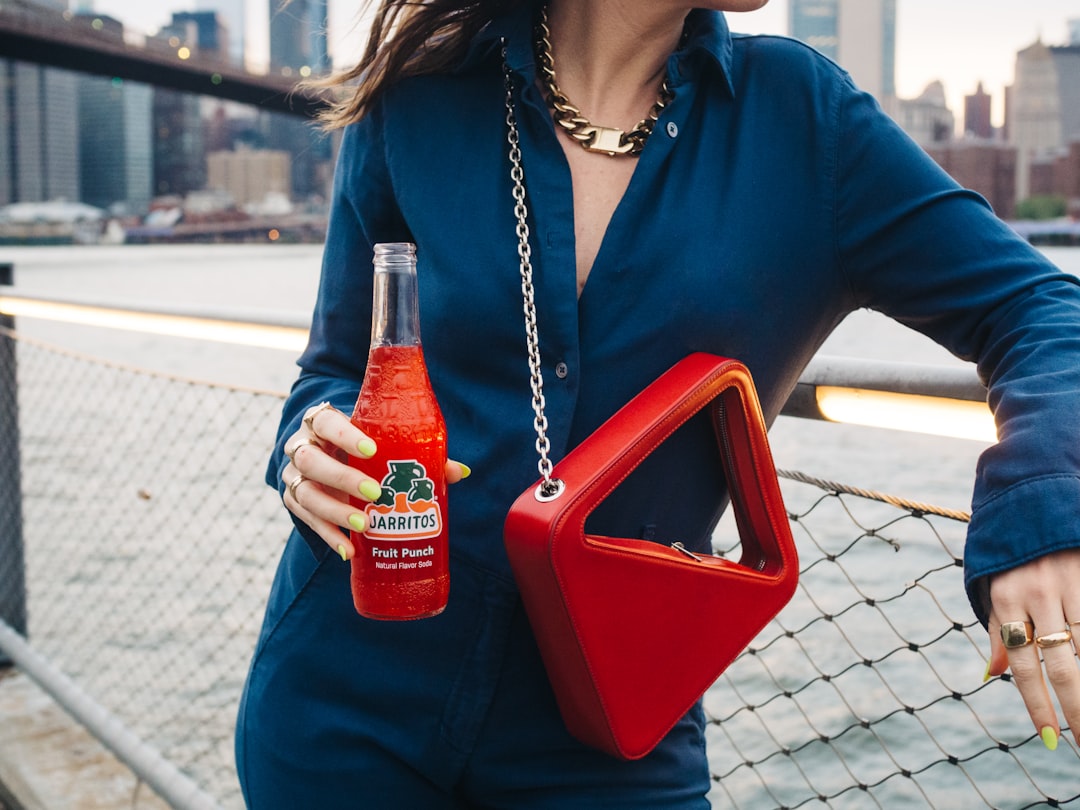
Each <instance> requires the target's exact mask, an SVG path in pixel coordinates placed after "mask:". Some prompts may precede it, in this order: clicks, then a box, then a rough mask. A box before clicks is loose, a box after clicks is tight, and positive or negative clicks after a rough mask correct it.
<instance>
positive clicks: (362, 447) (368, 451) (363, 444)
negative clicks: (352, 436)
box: [356, 439, 378, 458]
mask: <svg viewBox="0 0 1080 810" xmlns="http://www.w3.org/2000/svg"><path fill="white" fill-rule="evenodd" d="M377 449H378V448H377V447H376V446H375V442H373V441H372V440H371V439H361V440H360V441H358V442H357V443H356V451H357V452H358V453H359V454H360V455H362V456H363V457H364V458H371V457H372V456H373V455H375V451H376V450H377Z"/></svg>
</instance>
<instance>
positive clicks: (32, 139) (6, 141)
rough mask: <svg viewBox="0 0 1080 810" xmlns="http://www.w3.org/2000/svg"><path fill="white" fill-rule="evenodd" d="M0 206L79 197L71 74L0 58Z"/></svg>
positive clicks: (76, 116)
mask: <svg viewBox="0 0 1080 810" xmlns="http://www.w3.org/2000/svg"><path fill="white" fill-rule="evenodd" d="M0 87H3V88H4V92H3V93H0V205H5V204H7V203H12V202H44V201H48V200H70V201H73V202H74V201H76V200H78V199H79V140H78V138H79V135H78V126H79V125H78V121H79V119H78V115H77V105H76V99H77V92H76V87H77V77H76V74H74V73H71V72H69V71H66V70H59V69H57V68H49V67H42V66H41V65H31V64H27V63H26V62H15V61H11V60H8V59H0Z"/></svg>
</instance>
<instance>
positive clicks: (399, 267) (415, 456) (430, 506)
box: [349, 243, 450, 620]
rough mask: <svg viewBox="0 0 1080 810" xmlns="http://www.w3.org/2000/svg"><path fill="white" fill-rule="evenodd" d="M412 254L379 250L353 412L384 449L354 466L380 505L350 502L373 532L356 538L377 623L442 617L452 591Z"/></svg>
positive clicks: (360, 576) (438, 434)
mask: <svg viewBox="0 0 1080 810" xmlns="http://www.w3.org/2000/svg"><path fill="white" fill-rule="evenodd" d="M414 250H415V248H414V247H413V246H412V245H410V244H407V243H393V244H389V245H376V253H375V301H374V310H375V312H374V320H373V323H372V342H371V349H370V352H369V355H368V364H367V371H366V373H365V375H364V382H363V386H362V387H361V389H360V396H359V398H358V399H357V401H356V408H355V410H354V412H353V415H352V422H353V424H354V425H356V426H357V427H358V428H360V429H361V430H362V431H364V433H366V434H367V435H368V436H370V437H371V438H372V439H373V440H374V441H375V444H376V445H377V447H378V450H377V452H376V454H375V456H374V457H373V458H370V459H362V458H359V457H356V456H351V457H350V464H351V465H352V466H354V467H356V468H357V469H359V470H361V471H362V472H364V473H366V474H367V475H369V476H371V477H372V478H374V479H375V480H376V481H378V482H379V483H380V484H381V485H382V496H381V497H380V498H379V499H378V500H376V501H375V502H373V503H368V502H366V501H363V500H360V499H358V498H354V499H352V504H353V505H354V506H356V507H358V508H363V510H364V513H365V516H366V517H367V529H366V530H365V531H364V532H363V533H359V532H355V531H354V532H350V535H349V537H350V539H351V540H352V543H353V547H354V549H355V554H354V555H353V560H352V577H351V580H352V595H353V604H354V605H355V606H356V610H357V612H358V613H360V614H361V615H362V616H366V617H368V618H372V619H389V620H403V619H420V618H424V617H427V616H435V615H437V614H439V613H441V612H442V611H443V609H444V608H445V607H446V601H447V597H448V595H449V591H450V572H449V554H448V544H447V536H448V530H447V500H446V472H445V471H446V457H447V453H446V422H445V421H444V419H443V416H442V412H441V411H440V410H439V404H438V402H437V401H436V399H435V393H434V391H433V390H432V388H431V381H430V380H429V378H428V373H427V366H426V365H425V363H424V354H423V350H422V348H421V345H420V339H419V324H418V320H419V317H418V308H417V302H416V265H415V262H416V259H415V253H414V252H413V251H414ZM394 251H397V252H394ZM401 254H404V255H401ZM399 259H400V261H398V260H399ZM387 264H389V267H386V266H385V265H387Z"/></svg>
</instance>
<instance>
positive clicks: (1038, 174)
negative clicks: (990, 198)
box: [1029, 139, 1080, 216]
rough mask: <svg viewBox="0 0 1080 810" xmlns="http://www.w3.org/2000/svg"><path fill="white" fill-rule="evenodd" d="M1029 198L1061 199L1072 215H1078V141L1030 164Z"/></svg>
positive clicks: (1079, 193)
mask: <svg viewBox="0 0 1080 810" xmlns="http://www.w3.org/2000/svg"><path fill="white" fill-rule="evenodd" d="M1029 177H1030V189H1029V192H1030V196H1032V197H1040V196H1046V197H1062V198H1063V199H1065V201H1066V204H1067V205H1068V208H1069V211H1070V212H1071V213H1072V215H1074V216H1075V215H1077V213H1080V139H1078V140H1074V141H1072V142H1071V143H1070V144H1069V145H1068V146H1067V147H1065V148H1063V149H1061V150H1059V151H1058V152H1057V153H1056V154H1054V155H1053V156H1051V157H1046V158H1043V159H1041V160H1034V161H1032V164H1031V169H1030V173H1029Z"/></svg>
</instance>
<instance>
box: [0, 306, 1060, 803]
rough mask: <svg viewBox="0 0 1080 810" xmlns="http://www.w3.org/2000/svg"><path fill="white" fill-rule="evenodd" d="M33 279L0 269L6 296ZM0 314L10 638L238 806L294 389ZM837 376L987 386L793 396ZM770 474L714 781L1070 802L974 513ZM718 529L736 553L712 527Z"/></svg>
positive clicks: (18, 649) (172, 796)
mask: <svg viewBox="0 0 1080 810" xmlns="http://www.w3.org/2000/svg"><path fill="white" fill-rule="evenodd" d="M30 301H31V298H30V297H27V296H19V295H16V294H14V293H11V292H8V291H4V290H3V288H0V313H4V312H9V313H10V312H14V311H16V310H18V311H19V312H23V313H25V312H26V310H25V309H19V307H25V306H26V305H27V304H28V303H29V302H30ZM40 303H44V302H40V301H39V304H40ZM50 303H52V304H56V303H57V302H56V301H52V302H50ZM64 303H65V305H66V306H74V303H73V302H64ZM98 303H99V306H97V307H90V309H97V310H102V309H104V310H110V311H112V312H113V314H114V315H117V317H120V318H121V320H122V316H123V315H124V313H125V312H127V314H129V315H133V314H134V313H131V312H128V309H129V308H125V307H122V306H117V305H109V306H104V307H103V306H100V302H98ZM54 314H55V313H54ZM143 314H145V313H143ZM193 314H194V313H190V312H179V311H175V310H173V311H169V312H160V311H159V312H156V313H154V315H155V320H157V321H158V322H159V323H158V325H159V327H161V328H162V329H168V328H170V327H168V326H166V325H165V324H168V323H173V324H174V325H175V324H179V323H187V322H188V321H190V320H191V316H192V315H193ZM203 314H205V313H203ZM232 314H233V315H235V314H236V313H232ZM69 315H71V311H70V310H69V311H67V313H66V314H65V315H64V317H67V316H69ZM214 315H215V317H214V318H213V319H212V320H215V321H226V320H230V318H226V317H224V313H214ZM24 316H25V317H31V316H30V315H25V314H24V315H20V316H19V317H24ZM42 316H43V315H42V313H41V312H38V313H37V314H36V315H34V317H42ZM57 316H58V317H59V315H57ZM0 317H7V318H8V319H9V320H8V322H7V323H5V324H0V328H2V329H3V332H2V335H0V378H2V379H3V380H5V381H6V382H4V384H3V385H0V454H2V455H0V457H3V458H5V460H6V461H7V462H8V463H7V464H6V465H3V466H0V476H2V474H3V472H4V471H5V470H7V471H8V472H9V475H8V476H7V477H6V478H5V477H0V520H2V522H0V618H2V620H3V622H4V624H5V625H6V627H3V628H0V651H3V652H6V653H7V655H8V656H9V658H11V659H13V660H14V661H15V663H16V664H17V665H18V666H20V667H22V668H23V669H24V671H26V672H27V674H28V675H30V676H31V677H34V678H35V679H37V680H38V681H39V682H40V683H42V685H43V686H44V687H45V688H46V689H49V690H50V691H51V692H52V693H53V695H54V697H55V698H56V699H57V700H59V701H63V702H65V705H69V708H70V709H71V711H73V712H74V713H75V714H76V716H78V717H80V718H81V719H82V722H84V723H86V724H87V725H88V726H90V727H91V728H92V730H93V731H94V733H95V734H97V735H98V736H100V737H101V738H102V739H103V740H104V742H105V743H106V744H107V745H109V746H110V747H112V748H113V749H114V750H115V751H116V752H117V754H118V756H120V757H121V758H123V759H124V761H126V762H127V763H128V764H129V765H130V767H132V768H133V769H134V770H135V771H136V773H137V774H138V775H139V776H140V777H141V778H142V779H144V780H145V781H146V782H147V784H149V785H150V786H151V787H152V788H153V789H154V790H155V791H157V792H158V793H159V794H160V795H162V796H163V797H165V798H166V800H167V801H168V802H169V803H171V804H172V805H173V806H174V807H200V808H201V807H208V806H220V807H222V808H234V807H236V808H238V807H241V806H242V800H241V799H240V795H239V788H238V785H237V784H236V777H235V766H234V763H233V759H232V733H233V727H234V721H235V713H236V704H237V701H238V698H239V694H240V689H241V686H242V683H243V679H244V675H245V672H246V667H247V662H248V659H249V657H250V654H251V651H252V649H253V646H254V641H255V637H256V635H257V632H258V628H259V624H260V621H261V614H262V610H263V605H264V600H265V598H266V595H267V593H268V591H269V586H270V580H271V578H272V576H273V571H274V568H275V566H276V561H277V557H278V556H279V554H280V551H281V548H282V544H283V541H284V539H285V537H286V536H287V533H288V530H289V521H288V519H287V517H286V516H285V513H284V510H283V509H282V507H281V505H280V502H279V501H278V499H277V497H276V495H275V493H273V492H272V491H271V490H269V489H268V488H267V487H266V486H265V485H264V484H263V483H262V470H263V468H264V464H265V459H266V458H267V456H268V454H269V452H270V448H271V444H272V442H273V436H274V432H275V427H276V423H277V419H278V415H279V412H280V407H281V402H282V395H281V394H277V393H273V392H262V391H253V390H247V389H240V388H235V387H228V386H220V385H212V384H206V383H198V382H193V381H191V380H186V379H179V378H177V377H173V376H169V375H164V374H160V373H155V372H151V371H146V370H141V369H135V368H129V367H124V366H121V365H117V364H113V363H106V362H102V361H100V360H97V359H95V358H91V357H85V356H82V355H80V354H78V353H75V352H72V351H69V350H66V349H61V348H58V347H55V346H48V345H46V344H43V343H40V342H37V341H34V340H30V339H26V338H24V337H21V336H20V335H19V334H18V332H17V331H13V329H12V327H13V326H17V324H13V323H12V321H11V316H10V315H7V316H3V315H0ZM173 319H177V320H175V321H174V320H173ZM195 320H197V321H198V320H205V319H195ZM265 320H267V319H265V318H264V319H263V321H265ZM269 320H272V321H275V322H274V323H270V324H266V323H262V324H259V326H270V327H272V328H273V331H274V333H275V334H277V335H279V336H281V335H283V334H290V330H292V331H291V334H293V338H294V339H295V338H297V337H299V336H302V334H303V332H304V328H303V327H304V324H301V323H295V322H294V323H282V322H281V321H280V320H278V319H274V318H271V319H269ZM114 325H115V324H114ZM127 328H139V327H137V326H136V325H135V323H134V322H131V323H129V324H128V327H127ZM177 328H179V327H177ZM185 328H186V327H185ZM185 334H188V333H186V332H185ZM248 334H249V336H250V333H248ZM220 337H221V336H220V335H219V336H218V338H220ZM218 338H215V339H218ZM886 370H887V372H888V373H885V371H886ZM912 371H917V372H918V373H914V374H913V373H910V372H912ZM869 372H872V373H869ZM837 387H847V388H853V389H857V390H860V391H864V390H873V389H878V390H881V389H884V390H890V391H894V392H899V393H901V394H904V395H909V396H910V395H916V396H926V395H933V396H940V395H945V396H947V397H949V398H953V399H959V400H966V401H978V400H979V399H981V397H982V396H984V394H983V393H982V392H981V391H980V387H979V385H978V383H977V380H975V379H974V375H973V374H970V373H968V372H967V371H966V370H964V369H961V370H960V371H953V370H948V371H942V370H937V369H913V368H911V367H900V366H888V367H885V366H882V365H881V364H874V365H873V367H872V368H867V367H865V366H863V364H860V363H848V362H841V361H836V360H830V359H824V360H819V361H817V362H816V363H815V364H814V365H812V366H811V367H810V369H808V373H807V375H805V376H804V378H803V380H802V381H801V382H800V386H799V389H798V390H797V391H796V394H795V395H794V396H793V398H792V401H791V402H790V403H789V406H788V410H787V411H786V412H788V413H792V414H796V413H797V414H800V415H808V416H812V417H816V418H821V417H822V415H823V413H822V409H821V408H820V407H819V396H818V394H819V393H820V392H821V391H822V390H824V389H834V388H837ZM238 427H242V428H243V429H242V430H238V429H237V428H238ZM13 459H16V460H18V461H19V463H18V464H13V463H12V460H13ZM12 469H14V470H15V474H14V476H12V475H11V474H10V471H11V470H12ZM20 472H21V475H20ZM781 476H782V484H783V489H784V497H785V502H786V504H787V508H788V512H789V516H790V518H791V520H792V525H793V530H794V531H795V534H796V540H797V543H798V545H799V552H800V559H801V563H800V567H801V573H800V584H799V589H798V592H797V594H796V596H795V598H794V599H793V601H792V603H791V604H790V605H789V606H788V607H787V608H786V609H785V610H784V611H783V612H782V613H781V614H780V616H778V617H777V619H776V620H775V621H774V622H773V623H771V624H770V625H769V626H768V627H767V628H766V629H765V630H764V631H763V632H762V633H761V635H760V636H759V638H758V639H757V640H755V642H754V643H753V644H752V645H751V647H750V648H749V649H748V650H747V651H746V652H745V653H744V654H743V655H742V656H740V657H739V659H738V660H737V661H736V662H735V663H734V664H733V665H732V666H731V667H730V668H729V669H728V671H727V672H726V673H725V674H724V675H723V676H722V677H721V679H720V680H719V681H717V683H716V684H715V685H714V686H713V688H712V689H711V690H710V691H709V693H708V694H707V695H706V697H705V708H706V712H707V715H708V718H709V726H708V729H707V741H708V752H709V759H710V768H711V772H712V775H713V780H714V790H713V792H712V795H711V800H712V802H713V805H714V806H715V807H718V808H727V807H746V808H754V810H756V809H757V808H762V807H800V806H806V805H814V806H819V805H825V806H830V807H837V808H847V807H887V808H893V807H924V806H925V807H942V808H951V807H965V808H967V807H1010V808H1020V807H1033V806H1040V805H1047V804H1049V805H1052V806H1064V805H1066V804H1070V803H1071V804H1074V805H1078V806H1080V768H1078V765H1080V762H1078V760H1080V754H1078V751H1077V749H1076V747H1075V746H1074V744H1073V743H1072V741H1071V738H1070V737H1068V736H1065V737H1063V738H1062V744H1061V746H1060V747H1059V749H1058V751H1056V752H1054V753H1053V754H1051V753H1050V752H1047V751H1045V749H1044V748H1043V746H1042V743H1041V741H1040V739H1039V737H1038V735H1037V734H1035V732H1034V731H1033V729H1032V728H1031V727H1030V722H1029V721H1028V720H1027V719H1026V714H1025V712H1024V710H1023V707H1022V705H1021V701H1020V698H1019V696H1018V694H1017V692H1016V690H1015V689H1014V688H1013V687H1012V685H1011V683H1010V681H1009V678H1008V677H1007V676H1006V677H1002V678H994V679H991V680H990V681H989V682H987V683H983V682H982V680H981V679H980V677H979V674H978V673H981V671H982V669H983V668H984V666H985V663H986V655H987V652H988V650H987V649H986V647H987V645H986V640H985V634H984V633H983V631H982V629H981V628H980V627H979V626H978V625H977V623H976V622H975V620H974V618H973V617H972V615H971V611H970V608H969V607H968V606H967V604H966V601H965V597H964V591H963V587H962V582H961V578H962V569H961V567H960V566H961V558H962V545H963V537H964V530H965V521H966V518H967V516H966V515H965V514H964V513H962V512H958V511H955V510H949V509H939V508H937V507H934V506H931V505H927V504H923V503H912V502H909V501H906V500H904V499H903V498H899V497H895V496H893V495H883V494H881V493H876V492H870V491H866V490H862V489H860V488H858V487H852V486H847V485H842V484H838V483H835V482H831V481H821V480H818V479H815V478H813V477H811V476H809V475H805V474H802V473H792V472H782V473H781ZM716 543H717V548H718V552H719V553H725V554H737V551H736V550H735V548H734V546H735V545H736V543H735V542H733V541H731V540H729V539H727V536H726V534H725V531H724V527H723V526H722V527H721V530H719V531H718V534H717V539H716ZM523 733H527V730H523Z"/></svg>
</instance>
